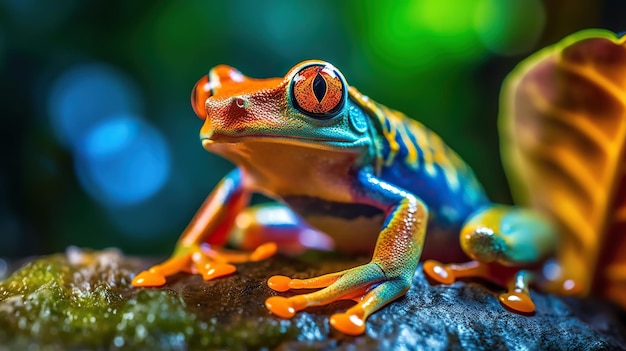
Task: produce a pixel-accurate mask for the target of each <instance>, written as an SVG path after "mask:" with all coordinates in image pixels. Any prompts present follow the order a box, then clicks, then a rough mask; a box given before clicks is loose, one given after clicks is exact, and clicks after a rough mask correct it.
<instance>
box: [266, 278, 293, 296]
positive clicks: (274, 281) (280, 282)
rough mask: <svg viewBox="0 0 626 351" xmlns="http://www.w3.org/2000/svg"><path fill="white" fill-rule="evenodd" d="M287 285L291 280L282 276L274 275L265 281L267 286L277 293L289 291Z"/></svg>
mask: <svg viewBox="0 0 626 351" xmlns="http://www.w3.org/2000/svg"><path fill="white" fill-rule="evenodd" d="M289 283H291V278H289V277H285V276H284V275H275V276H273V277H271V278H270V279H268V280H267V286H269V287H270V289H272V290H274V291H278V292H285V291H287V290H289V289H290V288H291V287H290V286H289Z"/></svg>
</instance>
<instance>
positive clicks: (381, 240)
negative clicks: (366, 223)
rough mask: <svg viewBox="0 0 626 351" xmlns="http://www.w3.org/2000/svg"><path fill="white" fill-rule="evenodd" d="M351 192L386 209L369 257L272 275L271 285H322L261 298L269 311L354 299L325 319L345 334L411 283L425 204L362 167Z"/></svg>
mask: <svg viewBox="0 0 626 351" xmlns="http://www.w3.org/2000/svg"><path fill="white" fill-rule="evenodd" d="M356 178H357V179H356V185H355V189H354V190H353V193H354V194H355V196H354V197H355V199H356V201H360V202H362V203H366V204H369V205H372V206H376V207H379V208H381V209H383V210H384V211H386V212H385V213H386V214H387V217H386V220H385V222H384V224H383V228H382V230H381V232H380V234H379V236H378V240H377V243H376V247H375V249H374V254H373V257H372V260H371V261H370V262H369V263H368V264H365V265H362V266H359V267H355V268H352V269H348V270H345V271H342V272H337V273H332V274H327V275H324V276H321V277H315V278H310V279H302V280H301V279H290V278H288V277H284V276H274V277H272V278H270V279H269V281H268V285H269V286H270V287H271V288H272V289H274V290H276V291H281V292H282V291H287V290H289V289H310V288H323V289H322V290H319V291H316V292H313V293H309V294H304V295H297V296H293V297H289V298H284V297H280V296H274V297H270V298H268V299H267V300H266V302H265V305H266V307H267V308H268V309H269V310H270V311H271V312H272V313H274V314H276V315H278V316H281V317H284V318H290V317H292V316H293V315H294V314H295V312H297V311H299V310H302V309H305V308H307V307H309V306H318V305H325V304H329V303H331V302H333V301H336V300H342V299H353V300H356V301H357V304H356V305H355V306H353V307H351V308H350V309H348V310H347V311H346V312H344V313H338V314H335V315H333V316H331V318H330V324H331V325H332V326H333V327H334V328H335V329H338V330H339V331H341V332H343V333H345V334H351V335H358V334H362V333H363V332H364V331H365V321H366V319H367V317H368V316H369V315H371V314H372V313H374V312H375V311H377V310H378V309H380V308H381V307H383V306H384V305H385V304H387V303H389V302H391V301H393V300H394V299H396V298H398V297H400V296H402V295H404V293H406V291H407V290H408V289H409V287H410V286H411V281H412V278H413V274H414V273H415V270H416V268H417V264H418V261H419V257H420V255H421V253H422V246H423V244H424V235H425V231H426V225H427V221H428V210H427V208H426V206H425V205H424V203H423V202H422V201H421V200H420V199H419V198H417V197H416V196H414V195H412V194H410V193H408V192H406V191H404V190H402V189H399V188H397V187H395V186H394V185H392V184H389V183H386V182H384V181H382V180H380V179H378V178H376V177H375V176H374V175H373V174H372V173H370V172H369V171H366V170H363V171H361V172H359V173H358V175H357V177H356Z"/></svg>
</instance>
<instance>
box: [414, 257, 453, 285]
mask: <svg viewBox="0 0 626 351" xmlns="http://www.w3.org/2000/svg"><path fill="white" fill-rule="evenodd" d="M422 269H423V270H424V273H425V274H426V275H428V277H430V278H431V279H433V280H435V281H436V282H438V283H440V284H446V285H449V284H452V283H454V280H455V276H454V272H452V270H450V269H449V268H448V267H446V265H444V264H443V263H441V262H439V261H435V260H428V261H426V262H424V265H423V266H422Z"/></svg>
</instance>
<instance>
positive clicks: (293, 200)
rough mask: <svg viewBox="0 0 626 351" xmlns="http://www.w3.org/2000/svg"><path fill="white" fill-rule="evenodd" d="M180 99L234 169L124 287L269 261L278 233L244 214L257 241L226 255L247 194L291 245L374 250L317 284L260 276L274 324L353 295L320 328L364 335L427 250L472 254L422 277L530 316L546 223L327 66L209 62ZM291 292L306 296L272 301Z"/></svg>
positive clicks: (545, 248)
mask: <svg viewBox="0 0 626 351" xmlns="http://www.w3.org/2000/svg"><path fill="white" fill-rule="evenodd" d="M191 104H192V107H193V110H194V112H195V114H196V115H197V116H198V117H199V118H200V119H201V120H202V122H203V124H202V127H201V129H200V140H201V143H202V146H203V148H204V149H205V150H207V151H209V152H211V153H214V154H217V155H219V156H222V157H224V158H226V159H228V160H230V161H232V162H233V163H234V164H235V165H236V167H235V168H234V169H233V170H232V171H230V172H229V173H228V174H227V175H226V176H225V177H224V178H223V179H222V180H221V181H220V182H219V184H218V185H217V186H216V187H215V189H214V190H213V191H212V192H211V194H209V196H208V197H207V199H206V200H205V202H204V203H203V204H202V205H201V207H200V209H199V210H198V212H197V213H196V215H195V216H194V218H193V219H192V220H191V222H190V223H189V225H188V226H187V227H186V229H185V230H184V231H183V233H182V234H181V236H180V238H179V239H178V242H177V244H176V248H175V250H174V252H173V254H172V256H171V257H170V258H169V259H167V260H166V261H164V262H163V263H161V264H157V265H155V266H153V267H151V268H150V269H148V270H146V271H143V272H141V273H139V274H138V275H137V276H136V277H135V278H134V279H133V281H132V284H133V285H134V286H136V287H154V286H162V285H164V284H166V282H167V277H169V276H171V275H173V274H176V273H178V272H188V273H194V274H200V275H202V277H203V278H204V279H206V280H210V279H216V278H219V277H223V276H226V275H229V274H232V273H234V272H235V271H236V266H235V264H237V263H241V262H248V261H260V260H263V259H266V258H268V257H270V256H272V255H274V254H275V253H276V252H277V250H279V249H280V247H279V246H278V245H277V244H276V242H275V241H272V232H274V231H275V229H276V228H275V227H273V226H272V224H271V223H261V222H262V221H261V220H259V216H254V215H249V216H247V217H246V218H247V222H250V221H252V222H254V224H255V225H256V226H257V227H262V228H265V231H263V230H261V232H265V234H266V235H265V238H264V239H267V240H265V241H264V240H260V241H258V242H260V243H261V244H260V245H259V246H258V247H256V248H254V249H249V250H245V251H233V250H230V249H226V248H225V243H226V242H227V241H228V238H229V236H230V235H231V233H232V232H233V230H234V229H233V228H235V227H236V226H237V222H241V221H238V220H237V218H240V217H238V216H240V215H242V214H245V213H246V211H248V209H249V208H250V197H251V195H252V194H254V193H260V194H263V195H265V196H267V197H269V198H271V199H274V200H276V203H275V204H273V205H272V206H273V210H272V209H271V208H268V211H270V212H272V211H274V212H275V211H283V213H289V214H290V215H293V216H294V217H296V218H298V220H297V221H294V222H293V223H294V224H293V226H295V227H296V229H298V228H300V230H294V231H293V235H294V236H297V235H301V234H302V233H307V232H308V233H311V232H313V233H320V234H323V235H325V236H327V237H328V238H331V239H332V248H333V249H334V250H336V251H340V252H346V253H355V252H368V253H369V254H370V255H371V260H369V262H367V263H364V264H362V265H358V266H356V267H353V268H349V269H346V270H343V271H339V272H333V273H328V274H324V275H321V276H316V277H310V278H306V279H295V278H292V277H287V276H281V275H274V276H272V277H270V278H269V279H268V281H267V285H268V286H269V288H271V289H272V290H274V291H275V292H276V293H275V295H274V296H270V297H268V298H267V300H266V301H265V306H266V308H267V309H268V310H269V311H270V312H271V313H272V314H275V315H277V316H279V317H282V318H291V317H293V316H294V315H295V314H296V313H298V312H299V311H302V310H305V309H307V308H309V307H313V306H321V305H327V304H330V303H332V302H334V301H337V300H354V301H356V304H355V305H353V306H352V307H349V308H348V309H346V310H345V311H341V312H338V313H335V314H333V315H331V316H330V318H329V323H330V325H331V326H332V327H333V328H334V329H336V330H338V331H340V332H342V333H345V334H348V335H360V334H363V333H364V332H365V331H366V326H367V323H366V321H367V318H368V317H369V316H371V315H372V314H373V313H374V312H376V311H378V310H380V309H381V308H383V307H384V306H386V305H387V304H389V303H390V302H392V301H394V300H396V299H397V298H399V297H401V296H403V295H404V294H406V292H407V291H408V290H409V289H410V288H411V285H412V282H413V277H414V275H415V273H416V270H417V269H418V265H419V262H420V258H421V257H422V254H423V252H424V251H425V250H426V251H427V252H428V251H430V252H431V253H432V252H434V254H432V255H431V256H430V257H437V255H436V253H437V252H439V253H440V254H443V256H445V254H446V253H455V252H457V251H458V252H461V251H462V252H461V254H463V253H464V254H465V255H467V256H469V257H470V258H471V259H472V260H471V261H470V262H469V263H467V264H464V265H444V264H441V263H440V262H439V261H437V260H429V261H426V262H425V263H424V266H423V267H424V268H423V269H424V270H425V271H426V272H427V275H429V276H430V277H431V278H432V279H434V280H435V281H438V282H442V283H451V282H452V281H454V280H455V279H458V278H463V277H468V276H477V277H480V278H484V279H487V280H492V281H494V282H497V283H498V284H500V285H502V286H505V287H506V290H505V291H504V292H502V293H501V294H500V295H499V300H500V302H501V303H502V304H503V305H504V306H505V307H506V308H508V309H510V310H513V311H518V312H520V313H529V312H532V311H533V310H534V304H533V302H532V298H531V296H530V294H529V285H530V284H531V282H532V281H533V279H534V275H533V274H532V273H531V272H532V268H533V267H535V266H537V265H538V264H540V263H541V262H543V261H544V260H546V259H547V258H548V257H550V256H551V255H552V253H553V252H554V250H555V246H556V245H557V242H558V237H557V235H556V233H555V229H554V227H553V226H552V225H551V223H550V221H549V220H547V219H546V218H544V217H543V216H542V215H541V214H540V213H539V212H535V211H533V210H530V209H526V208H521V207H516V206H514V205H506V204H497V203H493V202H492V201H490V200H489V198H488V196H487V195H486V192H485V190H484V188H483V186H482V185H481V183H480V182H479V181H478V179H477V177H476V175H475V173H474V172H473V171H472V169H471V168H470V167H469V166H468V165H467V164H466V163H465V162H464V161H463V160H462V159H461V157H460V156H459V155H458V154H457V153H456V152H455V151H453V150H452V149H451V148H450V147H449V146H447V145H446V144H445V143H444V141H443V140H442V139H441V137H439V136H438V135H437V134H436V133H435V132H433V131H432V130H430V129H428V128H427V127H426V126H425V125H423V124H422V123H420V122H418V121H417V120H415V119H412V118H410V117H408V116H406V115H405V114H403V113H401V112H399V111H396V110H393V109H391V108H388V107H386V106H384V105H383V104H380V103H377V102H376V101H374V100H372V99H370V98H369V97H368V96H366V95H364V94H362V93H360V92H359V91H358V90H357V89H356V88H355V87H353V86H350V85H348V83H347V81H346V78H345V77H344V75H343V73H341V71H340V70H338V69H337V68H336V67H335V66H333V65H332V64H331V63H329V62H326V61H323V60H307V61H303V62H301V63H299V64H297V65H295V66H294V67H292V68H291V69H290V70H289V71H288V72H287V74H286V75H285V76H284V77H277V78H250V77H247V76H245V75H244V74H242V73H241V72H240V71H238V70H237V69H235V68H233V67H230V66H227V65H218V66H216V67H214V68H212V69H211V70H210V71H209V73H208V74H207V75H205V76H203V77H202V78H201V79H200V80H199V81H198V82H197V83H196V85H195V86H194V88H193V90H192V94H191ZM258 212H259V211H257V213H258ZM427 233H428V237H429V239H428V240H427ZM431 237H432V238H433V239H432V240H431V239H430V238H431ZM257 239H258V238H257ZM262 239H263V238H262ZM459 243H460V245H459ZM322 246H327V245H322ZM298 289H316V290H315V291H313V292H307V293H305V294H298V295H294V296H290V297H285V296H281V295H280V293H282V292H286V291H288V290H298Z"/></svg>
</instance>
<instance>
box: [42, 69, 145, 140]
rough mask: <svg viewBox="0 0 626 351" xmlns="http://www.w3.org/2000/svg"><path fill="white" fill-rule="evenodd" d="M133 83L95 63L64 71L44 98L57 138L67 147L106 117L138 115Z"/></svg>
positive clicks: (115, 71) (137, 97)
mask: <svg viewBox="0 0 626 351" xmlns="http://www.w3.org/2000/svg"><path fill="white" fill-rule="evenodd" d="M139 101H140V99H139V94H138V92H137V89H136V87H135V86H134V84H133V83H132V82H131V81H130V80H129V79H128V78H126V76H125V75H123V74H122V73H121V72H119V71H118V70H117V69H115V68H113V67H111V66H108V65H105V64H99V63H92V64H84V65H80V66H77V67H75V68H72V69H70V70H68V71H66V72H65V73H64V74H63V75H62V76H61V77H59V79H58V80H57V81H56V82H55V84H54V86H53V87H52V91H51V93H50V96H49V100H48V107H49V115H50V122H51V124H52V127H53V129H54V132H55V133H56V136H57V138H58V140H59V141H60V142H61V143H62V144H64V145H65V146H67V147H68V148H74V147H75V146H76V144H77V143H78V142H79V141H80V140H83V139H84V138H85V135H86V134H87V133H89V132H90V131H91V129H92V128H94V126H96V125H98V124H100V123H102V122H103V121H106V120H107V119H108V118H110V116H115V115H119V114H124V113H131V114H135V115H137V114H140V113H141V111H140V104H139Z"/></svg>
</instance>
